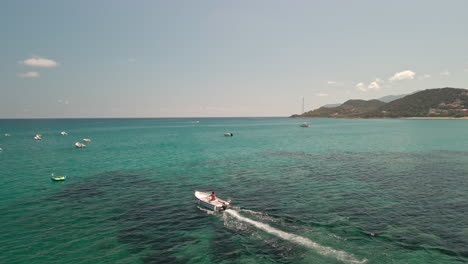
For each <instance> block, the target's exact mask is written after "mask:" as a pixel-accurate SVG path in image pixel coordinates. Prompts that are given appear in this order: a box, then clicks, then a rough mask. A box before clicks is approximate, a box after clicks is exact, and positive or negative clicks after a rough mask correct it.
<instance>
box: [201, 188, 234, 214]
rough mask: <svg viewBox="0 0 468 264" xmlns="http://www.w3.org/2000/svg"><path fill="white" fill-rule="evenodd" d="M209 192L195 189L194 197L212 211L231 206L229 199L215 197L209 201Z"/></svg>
mask: <svg viewBox="0 0 468 264" xmlns="http://www.w3.org/2000/svg"><path fill="white" fill-rule="evenodd" d="M210 196H211V195H210V194H209V193H206V192H200V191H195V198H197V203H198V204H199V205H200V206H202V207H205V208H207V209H210V210H213V211H223V210H226V209H228V208H229V207H231V203H232V202H231V201H224V200H222V199H219V198H217V197H216V199H215V200H214V201H211V198H210Z"/></svg>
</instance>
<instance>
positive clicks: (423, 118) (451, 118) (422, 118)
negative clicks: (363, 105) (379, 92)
mask: <svg viewBox="0 0 468 264" xmlns="http://www.w3.org/2000/svg"><path fill="white" fill-rule="evenodd" d="M289 118H322V119H323V118H331V119H409V120H425V119H427V120H466V119H468V116H464V117H450V116H446V117H369V118H364V117H306V116H301V117H289Z"/></svg>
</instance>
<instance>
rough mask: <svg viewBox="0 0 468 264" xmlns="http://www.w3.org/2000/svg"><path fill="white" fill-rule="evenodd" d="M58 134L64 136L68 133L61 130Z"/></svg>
mask: <svg viewBox="0 0 468 264" xmlns="http://www.w3.org/2000/svg"><path fill="white" fill-rule="evenodd" d="M60 135H62V136H66V135H68V133H67V132H65V131H62V132H60Z"/></svg>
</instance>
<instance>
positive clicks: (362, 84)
mask: <svg viewBox="0 0 468 264" xmlns="http://www.w3.org/2000/svg"><path fill="white" fill-rule="evenodd" d="M356 88H357V89H358V90H361V91H363V92H365V91H367V88H366V86H365V85H364V83H362V82H360V83H358V84H356Z"/></svg>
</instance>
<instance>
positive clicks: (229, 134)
mask: <svg viewBox="0 0 468 264" xmlns="http://www.w3.org/2000/svg"><path fill="white" fill-rule="evenodd" d="M224 136H226V137H232V136H234V134H233V133H231V132H226V133H224Z"/></svg>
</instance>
